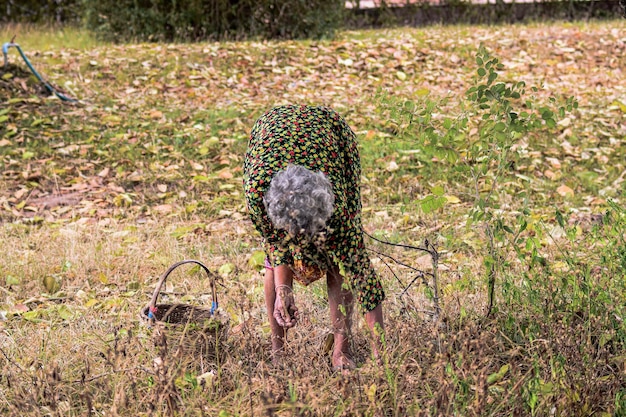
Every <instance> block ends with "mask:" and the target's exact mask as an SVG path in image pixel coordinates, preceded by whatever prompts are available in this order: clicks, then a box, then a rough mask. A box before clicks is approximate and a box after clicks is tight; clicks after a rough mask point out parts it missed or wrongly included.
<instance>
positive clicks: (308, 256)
mask: <svg viewBox="0 0 626 417" xmlns="http://www.w3.org/2000/svg"><path fill="white" fill-rule="evenodd" d="M289 164H295V165H300V166H303V167H305V168H308V169H309V170H312V171H316V172H317V171H321V172H323V173H324V174H325V175H326V176H327V177H328V179H329V180H330V182H331V184H332V187H333V193H334V195H335V206H334V210H333V214H332V216H331V218H330V220H329V221H328V223H327V229H326V231H325V232H324V233H321V234H320V235H319V236H317V237H316V238H315V239H314V240H313V241H311V240H306V239H304V238H292V237H290V236H289V235H288V234H287V233H286V232H285V231H284V230H276V229H275V228H274V227H273V226H272V223H271V221H270V219H269V217H268V215H267V213H266V210H265V206H264V204H263V196H264V194H265V192H266V190H267V189H268V187H269V185H270V181H271V179H272V177H273V176H274V175H275V174H276V173H278V172H280V171H281V170H284V169H285V168H286V167H287V165H289ZM360 176H361V165H360V158H359V153H358V150H357V143H356V136H355V134H354V132H353V131H352V130H351V129H350V127H349V126H348V125H347V123H346V122H345V120H344V119H343V118H342V117H341V116H340V115H339V114H337V113H336V112H335V111H334V110H332V109H330V108H327V107H311V106H297V105H289V106H281V107H276V108H274V109H272V110H270V111H268V112H267V113H265V114H264V115H263V116H261V118H259V119H258V120H257V122H256V123H255V125H254V127H253V128H252V132H251V134H250V142H249V145H248V150H247V152H246V156H245V161H244V177H243V178H244V191H245V195H246V201H247V205H248V211H249V213H250V217H251V220H252V222H253V224H254V226H255V228H256V230H257V231H258V232H259V233H260V234H261V236H262V238H263V248H264V250H265V253H266V255H267V257H268V260H269V262H270V264H271V265H272V266H274V267H275V266H279V265H284V264H287V265H291V266H294V265H304V267H310V268H313V269H317V270H321V271H327V270H328V269H329V268H333V267H335V266H338V267H339V270H340V272H341V273H342V274H343V275H345V276H347V277H348V279H349V283H350V285H351V287H352V290H353V291H354V293H355V295H356V297H357V300H358V302H359V304H360V305H361V307H362V308H363V309H364V310H365V311H371V310H373V309H374V308H376V306H378V305H379V304H380V303H381V302H382V301H383V299H384V298H385V294H384V291H383V288H382V285H381V282H380V279H379V277H378V275H377V274H376V272H375V271H374V269H373V267H372V265H371V263H370V260H369V257H368V256H367V253H366V249H365V245H364V242H363V227H362V224H361V194H360V189H359V182H360ZM295 277H296V279H297V278H298V274H295ZM303 283H304V284H305V285H306V284H308V281H306V279H305V280H304V282H303Z"/></svg>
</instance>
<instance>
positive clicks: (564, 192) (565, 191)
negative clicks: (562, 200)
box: [556, 184, 574, 197]
mask: <svg viewBox="0 0 626 417" xmlns="http://www.w3.org/2000/svg"><path fill="white" fill-rule="evenodd" d="M556 192H557V193H559V195H560V196H562V197H572V196H573V195H574V190H572V189H571V188H570V187H568V186H567V185H565V184H563V185H561V186H559V188H557V189H556Z"/></svg>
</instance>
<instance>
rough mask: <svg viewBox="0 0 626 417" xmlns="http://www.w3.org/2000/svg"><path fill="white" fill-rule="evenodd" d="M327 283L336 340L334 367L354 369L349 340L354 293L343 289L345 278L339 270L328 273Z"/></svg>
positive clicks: (333, 358) (331, 319)
mask: <svg viewBox="0 0 626 417" xmlns="http://www.w3.org/2000/svg"><path fill="white" fill-rule="evenodd" d="M326 283H327V285H328V305H329V308H330V321H331V325H332V328H333V335H334V338H335V347H334V349H333V357H332V365H333V368H335V369H344V368H354V367H355V364H354V361H353V360H352V355H351V353H350V340H349V335H350V331H351V325H352V310H353V304H354V297H353V296H352V291H350V290H349V289H346V288H343V277H342V276H341V275H340V274H339V270H337V269H333V270H331V271H328V274H327V276H326ZM340 306H343V307H340ZM344 313H345V314H344Z"/></svg>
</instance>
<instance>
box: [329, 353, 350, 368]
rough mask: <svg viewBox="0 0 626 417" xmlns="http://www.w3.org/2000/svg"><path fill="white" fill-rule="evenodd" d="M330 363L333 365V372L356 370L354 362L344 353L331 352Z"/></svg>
mask: <svg viewBox="0 0 626 417" xmlns="http://www.w3.org/2000/svg"><path fill="white" fill-rule="evenodd" d="M331 362H332V364H333V371H350V370H353V369H355V368H356V363H354V360H353V359H352V358H351V357H350V355H349V354H348V353H345V352H333V357H332V360H331Z"/></svg>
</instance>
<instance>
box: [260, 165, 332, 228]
mask: <svg viewBox="0 0 626 417" xmlns="http://www.w3.org/2000/svg"><path fill="white" fill-rule="evenodd" d="M263 203H264V204H265V210H266V211H267V214H268V216H269V218H270V220H271V221H272V224H273V225H274V227H276V228H278V229H284V230H286V231H287V233H289V234H290V235H292V236H296V235H307V236H313V235H315V234H316V233H318V232H320V231H322V230H324V229H325V228H326V222H327V221H328V219H329V218H330V216H331V215H332V213H333V204H334V203H335V196H334V194H333V188H332V185H331V183H330V181H329V180H328V178H326V176H325V175H324V174H323V173H322V172H313V171H311V170H308V169H307V168H305V167H302V166H299V165H288V166H287V169H285V170H284V171H281V172H279V173H278V174H276V175H275V176H274V178H272V181H271V182H270V186H269V189H268V190H267V192H266V193H265V197H264V198H263Z"/></svg>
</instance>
